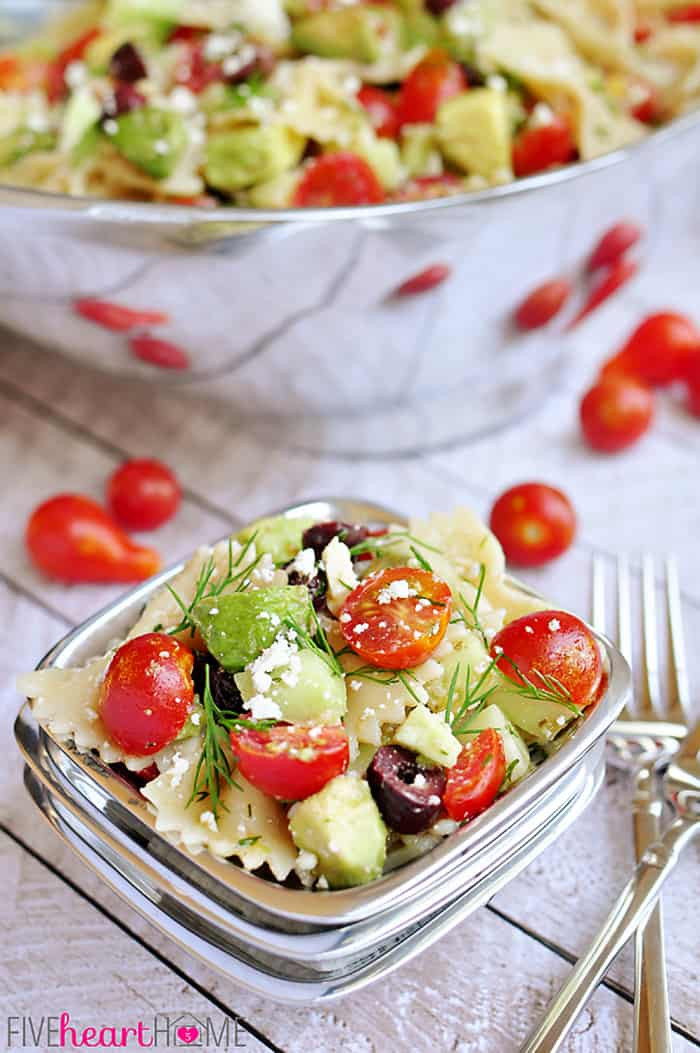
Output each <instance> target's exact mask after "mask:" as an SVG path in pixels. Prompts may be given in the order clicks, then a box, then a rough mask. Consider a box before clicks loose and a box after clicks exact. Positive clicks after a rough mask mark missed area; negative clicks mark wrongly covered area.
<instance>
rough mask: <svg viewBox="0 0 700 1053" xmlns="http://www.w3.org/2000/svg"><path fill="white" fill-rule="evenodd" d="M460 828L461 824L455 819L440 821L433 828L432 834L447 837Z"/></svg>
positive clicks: (431, 829)
mask: <svg viewBox="0 0 700 1053" xmlns="http://www.w3.org/2000/svg"><path fill="white" fill-rule="evenodd" d="M458 828H459V823H456V822H455V821H454V819H438V821H437V822H436V823H433V825H432V826H431V828H430V832H431V833H433V834H437V835H438V837H447V835H448V834H453V833H454V832H455V830H457V829H458Z"/></svg>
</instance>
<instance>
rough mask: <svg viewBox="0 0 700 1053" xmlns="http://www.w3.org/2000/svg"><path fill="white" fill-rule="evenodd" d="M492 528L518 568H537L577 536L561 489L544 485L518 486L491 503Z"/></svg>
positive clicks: (566, 499)
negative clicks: (492, 504)
mask: <svg viewBox="0 0 700 1053" xmlns="http://www.w3.org/2000/svg"><path fill="white" fill-rule="evenodd" d="M491 529H492V531H493V532H494V534H495V535H496V537H497V538H498V540H499V541H500V542H501V545H502V546H503V551H504V552H505V554H506V558H507V559H508V560H510V561H511V562H512V563H517V564H518V566H521V567H539V566H541V565H542V564H543V563H548V562H549V561H550V560H552V559H556V558H557V556H561V555H562V553H564V552H566V550H567V549H568V548H569V546H570V545H571V543H572V541H573V540H574V535H575V533H576V513H575V512H574V509H573V506H572V504H571V501H570V500H569V498H568V497H567V496H566V495H565V494H563V493H562V492H561V490H556V489H555V488H554V487H553V486H547V485H546V484H545V483H521V484H520V485H519V486H513V487H512V488H511V489H510V490H506V492H505V493H504V494H501V496H500V497H499V498H498V500H497V501H496V503H495V504H494V506H493V508H492V509H491Z"/></svg>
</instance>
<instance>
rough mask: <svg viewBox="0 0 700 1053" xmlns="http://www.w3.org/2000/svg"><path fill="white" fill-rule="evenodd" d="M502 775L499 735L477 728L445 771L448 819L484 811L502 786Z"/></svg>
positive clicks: (503, 776) (501, 747)
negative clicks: (451, 766) (477, 732)
mask: <svg viewBox="0 0 700 1053" xmlns="http://www.w3.org/2000/svg"><path fill="white" fill-rule="evenodd" d="M505 774H506V757H505V753H504V750H503V742H502V740H501V736H500V735H499V734H498V732H497V731H494V729H493V728H487V729H486V730H485V731H480V732H479V734H478V735H477V736H476V737H475V738H474V739H473V741H472V742H470V743H468V745H466V746H465V747H464V749H463V750H462V752H461V753H460V755H459V757H458V758H457V763H456V764H455V765H454V767H453V768H450V769H449V770H448V772H447V785H446V786H445V795H444V797H443V799H442V803H443V805H444V806H445V811H446V812H447V814H448V815H449V817H450V819H454V820H455V822H458V823H461V822H463V820H465V819H474V818H475V816H477V815H480V814H481V813H482V812H484V811H486V809H487V808H488V807H489V806H490V805H491V804H493V802H494V800H495V798H496V795H497V794H498V791H499V790H500V788H501V786H502V785H503V780H504V778H505Z"/></svg>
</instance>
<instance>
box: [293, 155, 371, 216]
mask: <svg viewBox="0 0 700 1053" xmlns="http://www.w3.org/2000/svg"><path fill="white" fill-rule="evenodd" d="M383 200H384V190H383V189H382V186H381V183H380V182H379V180H378V179H377V177H376V175H375V174H374V170H373V169H372V168H370V166H369V165H368V164H367V162H366V161H365V160H364V158H362V157H358V156H357V154H353V153H349V152H347V151H344V152H341V153H337V154H322V155H321V157H317V158H316V160H314V161H312V162H311V164H310V165H309V167H308V168H307V169H306V171H305V172H304V175H303V176H302V177H301V182H300V183H299V185H298V186H297V189H296V192H295V194H294V204H295V205H296V206H297V207H298V208H332V207H333V206H340V205H378V204H379V203H380V202H382V201H383Z"/></svg>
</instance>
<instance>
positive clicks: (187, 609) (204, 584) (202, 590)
mask: <svg viewBox="0 0 700 1053" xmlns="http://www.w3.org/2000/svg"><path fill="white" fill-rule="evenodd" d="M256 537H257V531H256V532H255V533H254V534H253V535H252V536H251V537H250V538H249V539H248V540H247V541H246V543H245V546H244V547H243V548H242V549H241V551H240V552H239V553H238V555H237V557H236V558H235V560H234V557H233V538H229V539H228V561H227V566H226V570H225V572H224V574H223V576H222V577H221V579H220V580H219V581H215V580H214V578H215V576H216V563H215V561H214V557H213V556H212V555H210V556H209V558H208V559H207V561H206V562H205V563H204V564H203V565H202V568H201V570H200V572H199V576H198V578H197V583H196V585H195V589H194V596H193V597H192V600H191V601H190V603H188V604H186V603H185V602H184V601H183V599H182V598H181V597H180V596H179V595H178V594H177V592H176V591H175V589H174V588H173V587H172V585H166V586H165V587H166V588H167V590H168V592H169V593H170V595H171V596H172V598H173V599H174V600H175V602H176V604H177V605H178V607H179V608H180V610H181V611H182V618H181V620H180V622H179V623H178V624H177V625H176V626H175V628H174V629H170V630H169V632H170V635H171V636H172V635H174V634H175V633H181V632H184V631H185V629H189V630H190V632H191V633H192V635H194V633H195V631H196V628H197V627H196V625H195V623H194V618H193V611H194V609H195V607H196V606H197V604H199V603H201V602H202V600H213V599H215V598H216V597H217V596H220V595H221V593H222V592H224V591H225V590H226V589H231V588H232V587H234V590H235V591H236V592H237V591H239V590H240V589H241V588H243V587H244V586H245V585H246V584H247V579H248V577H249V576H250V575H251V574H252V572H253V571H254V570H255V568H256V566H257V565H258V563H259V562H260V560H261V559H262V557H263V553H261V554H260V555H259V556H258V557H257V558H256V559H255V560H254V561H253V562H252V563H248V564H246V565H245V566H243V567H242V569H241V564H242V563H243V561H244V560H245V558H246V556H247V555H248V553H249V552H250V550H251V547H252V545H253V544H254V543H255V538H256Z"/></svg>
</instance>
